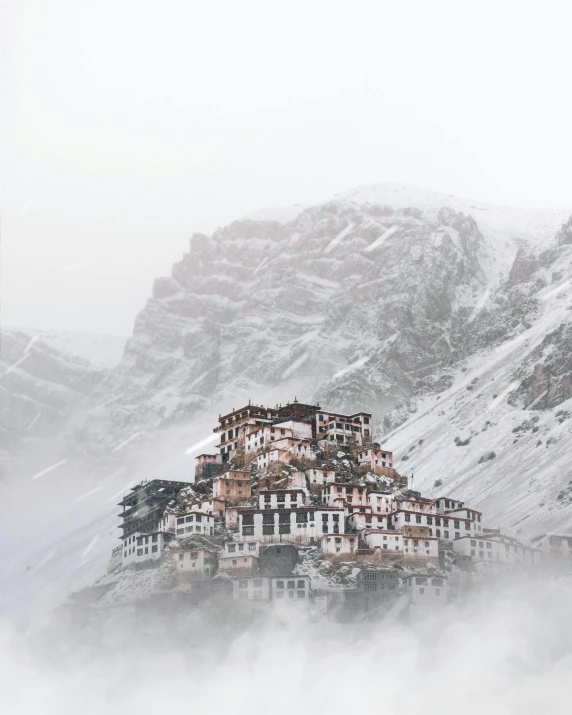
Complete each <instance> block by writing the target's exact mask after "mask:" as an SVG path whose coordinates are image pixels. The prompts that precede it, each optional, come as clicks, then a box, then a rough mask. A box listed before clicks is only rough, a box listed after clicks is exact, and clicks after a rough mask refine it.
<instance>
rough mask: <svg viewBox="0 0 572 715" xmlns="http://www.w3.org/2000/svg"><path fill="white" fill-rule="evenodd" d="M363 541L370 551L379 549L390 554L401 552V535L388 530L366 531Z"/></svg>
mask: <svg viewBox="0 0 572 715" xmlns="http://www.w3.org/2000/svg"><path fill="white" fill-rule="evenodd" d="M362 536H363V539H364V541H365V542H366V544H367V545H368V547H369V548H370V549H381V550H382V551H387V552H388V553H390V554H395V553H396V552H399V553H401V552H402V551H403V535H402V534H400V533H399V532H396V531H391V530H388V529H366V530H365V531H364V533H363V535H362Z"/></svg>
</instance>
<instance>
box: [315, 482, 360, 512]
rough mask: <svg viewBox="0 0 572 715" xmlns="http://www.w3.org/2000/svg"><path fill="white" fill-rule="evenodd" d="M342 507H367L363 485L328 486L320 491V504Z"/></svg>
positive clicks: (335, 484) (336, 484)
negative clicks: (342, 505)
mask: <svg viewBox="0 0 572 715" xmlns="http://www.w3.org/2000/svg"><path fill="white" fill-rule="evenodd" d="M340 500H342V501H343V503H344V505H348V506H352V507H366V506H369V499H368V494H367V487H366V485H365V484H338V483H334V484H328V485H327V486H325V487H324V488H323V489H322V504H325V505H326V506H334V505H335V506H340Z"/></svg>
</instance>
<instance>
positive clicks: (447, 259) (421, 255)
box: [107, 201, 487, 428]
mask: <svg viewBox="0 0 572 715" xmlns="http://www.w3.org/2000/svg"><path fill="white" fill-rule="evenodd" d="M486 263H487V254H486V241H485V239H484V237H483V234H482V232H481V231H480V229H479V227H478V225H477V223H476V221H475V220H474V219H473V218H472V217H470V216H465V215H463V214H461V213H459V212H457V211H454V210H452V209H450V208H448V207H442V208H439V209H438V210H436V211H431V212H423V211H421V210H419V209H416V208H404V209H393V208H391V207H387V206H386V207H383V206H368V205H356V204H352V203H350V202H346V201H337V202H331V203H328V204H325V205H323V206H319V207H316V208H311V209H307V210H305V211H303V212H302V213H301V214H300V215H299V216H298V217H297V218H296V219H295V220H294V221H292V222H290V223H287V224H279V223H277V222H272V221H268V222H253V221H249V220H244V221H237V222H235V223H233V224H231V225H230V226H228V227H226V228H224V229H221V230H220V231H218V232H216V233H215V234H214V235H213V236H212V237H207V236H203V235H194V236H193V238H192V239H191V250H190V252H189V253H188V254H186V255H185V256H184V257H183V260H182V261H181V262H180V263H178V264H177V265H176V266H175V267H174V269H173V274H172V276H171V277H170V278H161V279H158V280H157V281H156V283H155V286H154V291H153V298H151V299H150V300H149V302H148V304H147V306H146V308H145V309H144V310H143V311H142V312H141V313H140V314H139V316H138V318H137V321H136V325H135V330H134V335H133V338H132V339H131V340H130V341H129V342H128V344H127V348H126V351H125V356H124V359H123V361H122V363H121V364H120V366H119V367H118V368H117V369H116V370H115V372H114V373H113V375H112V377H111V380H110V383H109V385H108V388H107V389H108V390H109V391H110V394H111V393H113V394H118V395H121V397H120V398H119V399H118V400H117V401H115V402H114V405H113V420H115V423H116V425H118V428H121V426H122V425H128V424H130V423H131V422H132V419H131V417H132V415H134V414H137V421H138V422H140V421H143V422H145V423H146V424H147V425H148V426H151V425H154V426H156V425H158V424H165V423H170V422H173V421H177V420H181V419H186V418H189V417H192V416H194V415H196V414H197V412H200V411H201V410H203V409H205V408H207V407H208V406H209V405H211V404H216V403H220V405H221V407H222V408H224V406H225V405H228V404H229V402H228V400H229V399H231V398H230V396H231V395H237V397H236V398H234V399H235V401H236V400H237V399H239V397H238V396H241V397H242V398H244V397H246V396H247V395H248V396H250V395H256V396H260V395H262V396H264V395H266V394H267V393H272V394H274V393H275V392H276V390H277V388H278V389H280V388H281V387H282V388H283V389H284V393H285V394H288V392H289V390H290V389H291V387H292V386H293V385H294V386H295V389H297V390H298V391H300V392H301V395H302V394H303V395H304V397H306V398H310V397H317V398H319V399H322V400H323V401H324V402H326V401H327V403H328V404H330V405H332V406H334V407H339V408H347V409H352V408H353V407H358V406H360V407H365V408H369V409H372V410H374V411H377V412H378V411H379V408H380V406H390V405H393V404H395V402H396V401H399V400H402V399H406V398H407V397H408V396H409V395H410V394H411V393H412V392H413V391H414V390H416V389H417V390H418V389H420V385H425V386H426V387H430V386H431V385H433V382H434V379H435V372H434V365H435V363H436V362H437V363H439V364H442V363H444V364H447V363H448V362H450V361H451V360H454V359H455V356H456V355H458V354H460V353H462V352H463V350H464V346H463V344H464V338H463V327H462V324H461V322H460V320H461V319H462V316H463V315H464V314H466V313H468V312H470V310H471V306H472V304H473V303H474V301H475V300H477V299H478V296H479V295H480V294H481V293H482V292H483V290H484V289H485V286H486V282H487V278H486ZM439 379H441V380H443V378H439ZM445 383H446V378H445ZM231 406H232V405H231Z"/></svg>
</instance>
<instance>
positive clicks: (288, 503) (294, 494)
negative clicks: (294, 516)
mask: <svg viewBox="0 0 572 715" xmlns="http://www.w3.org/2000/svg"><path fill="white" fill-rule="evenodd" d="M305 503H306V492H305V490H303V489H261V490H260V491H259V492H258V505H259V507H260V508H261V509H296V508H297V507H299V506H304V505H305Z"/></svg>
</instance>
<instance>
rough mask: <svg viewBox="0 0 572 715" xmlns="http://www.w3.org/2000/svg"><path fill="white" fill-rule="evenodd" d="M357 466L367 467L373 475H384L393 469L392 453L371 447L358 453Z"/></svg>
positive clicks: (377, 447)
mask: <svg viewBox="0 0 572 715" xmlns="http://www.w3.org/2000/svg"><path fill="white" fill-rule="evenodd" d="M357 459H358V464H359V465H360V467H367V468H368V469H369V470H370V471H371V472H373V473H374V474H385V473H387V472H386V470H389V469H393V452H390V451H389V450H387V449H381V448H380V447H379V446H371V447H367V448H365V449H363V450H362V451H360V452H358V456H357Z"/></svg>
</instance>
